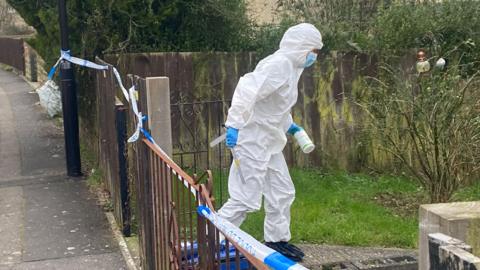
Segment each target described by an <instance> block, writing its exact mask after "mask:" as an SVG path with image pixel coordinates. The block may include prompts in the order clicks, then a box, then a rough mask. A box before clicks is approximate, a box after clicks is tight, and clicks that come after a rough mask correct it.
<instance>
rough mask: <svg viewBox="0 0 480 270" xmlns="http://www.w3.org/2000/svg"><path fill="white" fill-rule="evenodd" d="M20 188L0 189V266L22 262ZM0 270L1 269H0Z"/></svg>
mask: <svg viewBox="0 0 480 270" xmlns="http://www.w3.org/2000/svg"><path fill="white" fill-rule="evenodd" d="M22 225H23V191H22V188H19V187H12V188H2V189H0V266H1V267H5V268H6V267H7V266H11V265H13V264H16V263H19V262H21V261H22V234H23V226H22ZM0 269H1V268H0Z"/></svg>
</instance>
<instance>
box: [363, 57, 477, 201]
mask: <svg viewBox="0 0 480 270" xmlns="http://www.w3.org/2000/svg"><path fill="white" fill-rule="evenodd" d="M451 57H452V58H453V56H451ZM458 61H460V60H457V61H454V60H453V59H452V62H453V63H451V64H450V66H449V67H448V68H447V69H446V70H443V69H439V68H434V69H433V70H432V71H430V72H429V73H422V74H419V75H418V74H417V73H415V71H412V70H405V69H402V68H392V67H385V68H384V69H383V72H381V74H380V75H379V78H375V79H373V82H372V83H371V85H370V87H369V92H370V93H368V94H367V95H366V96H365V99H364V104H363V106H365V109H366V111H367V112H368V115H369V116H370V122H369V123H370V124H371V126H370V128H369V130H371V131H373V134H375V135H374V136H373V138H374V140H378V141H379V142H380V145H381V146H382V147H383V149H384V150H385V151H387V152H389V153H391V154H392V155H393V156H395V157H396V158H397V159H398V160H400V161H401V164H402V165H404V166H405V167H406V168H407V169H408V170H409V172H410V175H412V176H413V177H414V178H415V179H416V180H418V182H419V183H420V184H421V185H422V186H423V187H424V188H425V189H426V190H427V191H428V194H429V195H430V200H431V201H432V202H446V201H448V200H449V199H450V197H451V196H452V194H453V193H454V192H455V191H456V190H457V189H458V188H459V187H461V186H462V185H465V184H469V183H471V181H472V178H473V177H477V176H478V171H479V170H480V151H479V150H480V149H479V146H480V118H479V117H478V113H479V109H480V104H479V101H478V100H480V93H479V91H478V89H479V88H478V87H479V84H478V78H477V76H478V74H479V72H476V73H475V74H473V75H466V74H465V66H464V65H460V64H459V62H458ZM467 74H468V73H467Z"/></svg>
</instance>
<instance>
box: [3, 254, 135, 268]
mask: <svg viewBox="0 0 480 270" xmlns="http://www.w3.org/2000/svg"><path fill="white" fill-rule="evenodd" d="M45 269H48V270H65V269H69V270H85V269H89V270H123V269H127V268H126V265H125V264H124V263H123V261H122V257H121V255H119V254H117V253H105V254H98V255H87V256H78V257H74V258H63V259H56V260H45V261H35V262H28V263H22V264H20V265H17V266H15V267H14V268H12V270H45Z"/></svg>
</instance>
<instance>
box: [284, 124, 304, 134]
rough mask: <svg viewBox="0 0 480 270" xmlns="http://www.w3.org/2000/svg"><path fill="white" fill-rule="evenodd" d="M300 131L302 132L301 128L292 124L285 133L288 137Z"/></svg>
mask: <svg viewBox="0 0 480 270" xmlns="http://www.w3.org/2000/svg"><path fill="white" fill-rule="evenodd" d="M300 130H302V128H301V127H300V126H299V125H297V124H295V123H292V125H291V126H290V128H289V129H288V131H287V133H288V134H290V135H295V133H297V132H299V131H300Z"/></svg>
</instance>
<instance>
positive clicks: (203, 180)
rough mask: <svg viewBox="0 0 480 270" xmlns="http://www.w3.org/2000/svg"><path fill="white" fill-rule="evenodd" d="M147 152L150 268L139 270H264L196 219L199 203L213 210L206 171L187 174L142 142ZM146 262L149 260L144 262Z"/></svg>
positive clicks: (199, 218) (214, 229)
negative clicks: (221, 240) (149, 204)
mask: <svg viewBox="0 0 480 270" xmlns="http://www.w3.org/2000/svg"><path fill="white" fill-rule="evenodd" d="M143 143H144V145H145V146H146V149H147V152H148V163H149V164H148V167H149V168H150V170H149V171H150V173H148V174H147V176H148V178H149V179H148V180H149V181H146V183H149V185H150V186H149V187H148V188H147V190H148V189H149V190H150V191H151V192H150V194H151V205H152V207H151V209H147V208H144V210H146V211H149V212H150V217H151V218H150V222H151V224H149V226H146V227H145V228H150V233H145V234H144V235H148V236H149V237H150V239H144V240H145V241H150V242H151V243H150V247H151V255H152V256H153V258H152V260H150V265H144V269H159V270H163V269H169V270H173V269H201V270H204V269H205V270H210V269H212V270H213V269H219V270H220V269H229V270H233V269H236V270H241V269H269V268H268V267H267V266H266V265H265V264H264V263H263V262H261V261H260V260H258V259H256V258H254V257H253V256H251V255H250V254H248V252H245V250H243V249H242V248H241V247H239V246H238V245H237V244H236V243H234V242H231V241H229V239H225V241H224V242H222V243H220V239H221V237H220V234H221V233H220V231H219V230H218V229H217V228H216V227H215V226H214V225H213V224H212V223H211V222H210V221H208V220H207V219H205V218H203V217H202V216H200V215H197V212H196V209H197V207H198V206H199V205H205V206H207V207H209V208H210V209H215V208H214V198H213V196H212V188H213V177H212V174H211V172H210V171H207V172H205V173H204V174H203V175H201V176H199V177H197V176H196V175H194V176H190V175H189V174H187V173H186V172H185V171H183V170H182V168H180V167H179V166H178V165H177V164H176V163H175V162H173V161H172V159H171V158H170V157H168V156H167V155H166V154H165V153H164V152H163V151H162V150H161V149H160V148H158V146H156V145H155V144H153V143H151V142H150V141H148V140H147V139H143ZM144 183H145V182H144ZM147 261H148V260H147Z"/></svg>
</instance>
